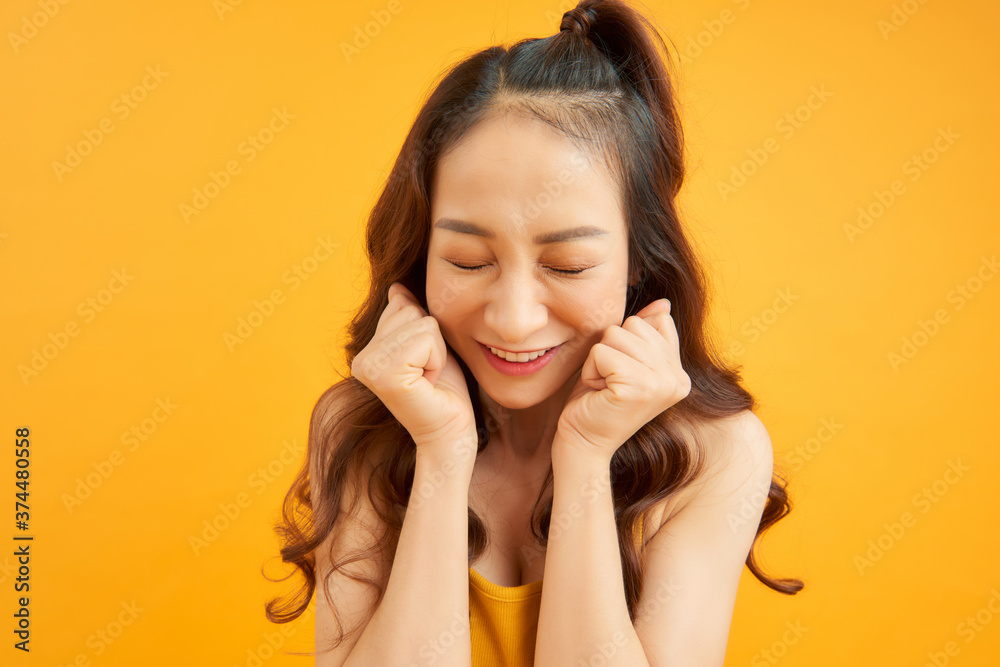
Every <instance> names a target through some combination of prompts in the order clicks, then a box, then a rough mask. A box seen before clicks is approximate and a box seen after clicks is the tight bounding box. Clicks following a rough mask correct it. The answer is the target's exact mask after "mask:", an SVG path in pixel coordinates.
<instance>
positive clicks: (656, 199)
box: [266, 0, 803, 643]
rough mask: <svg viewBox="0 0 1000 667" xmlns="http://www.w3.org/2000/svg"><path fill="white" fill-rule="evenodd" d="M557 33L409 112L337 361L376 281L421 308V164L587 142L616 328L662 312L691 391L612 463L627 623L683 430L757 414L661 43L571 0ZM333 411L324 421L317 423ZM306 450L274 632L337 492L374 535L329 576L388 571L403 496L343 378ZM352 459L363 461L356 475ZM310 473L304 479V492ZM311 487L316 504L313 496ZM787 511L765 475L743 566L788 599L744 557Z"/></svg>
mask: <svg viewBox="0 0 1000 667" xmlns="http://www.w3.org/2000/svg"><path fill="white" fill-rule="evenodd" d="M560 28H561V29H560V31H559V32H558V33H556V34H555V35H552V36H550V37H547V38H544V39H524V40H521V41H519V42H517V43H516V44H514V45H513V46H511V47H509V48H507V47H503V46H493V47H491V48H487V49H484V50H482V51H479V52H477V53H474V54H472V55H471V56H469V57H467V58H465V59H464V60H462V61H461V62H459V63H458V64H457V65H455V66H454V67H453V68H451V69H450V71H448V72H447V73H446V75H445V76H444V77H443V79H442V80H441V81H440V82H439V83H438V85H437V86H436V87H435V89H434V90H433V92H432V93H431V94H430V96H429V98H428V99H427V101H426V102H425V103H424V105H423V107H422V108H421V109H420V111H419V113H418V114H417V117H416V120H415V121H414V123H413V126H412V127H411V128H410V131H409V133H408V135H407V136H406V139H405V141H404V143H403V147H402V149H401V150H400V152H399V155H398V157H397V158H396V161H395V164H394V165H393V168H392V171H391V173H390V175H389V177H388V179H387V182H386V184H385V186H384V188H383V189H382V192H381V195H380V197H379V199H378V201H377V203H376V204H375V206H374V208H373V210H372V211H371V214H370V217H369V219H368V227H367V236H366V241H367V254H368V260H369V264H370V266H371V279H370V287H369V292H368V296H367V299H366V300H365V302H364V303H363V304H362V306H361V307H360V310H359V311H358V312H357V314H356V315H355V317H354V319H353V320H352V322H351V323H350V325H349V336H348V340H347V343H346V345H345V352H346V357H347V364H348V365H349V366H350V364H351V363H352V362H353V360H354V357H355V356H356V355H357V354H358V353H359V352H360V351H361V350H362V349H364V348H365V346H367V345H368V343H369V342H370V341H371V339H372V337H373V335H374V334H375V330H376V326H377V324H378V321H379V317H380V315H381V313H382V311H383V310H384V309H385V307H386V305H387V303H388V299H387V290H388V287H389V285H390V284H391V283H393V282H396V281H398V282H400V283H402V284H403V285H405V286H406V287H407V288H408V289H409V290H410V291H411V292H412V293H413V294H414V295H415V296H416V297H417V299H418V300H419V301H420V303H421V305H422V306H423V308H424V309H425V310H427V299H426V295H425V280H426V258H427V252H428V242H429V238H430V208H431V207H430V192H431V185H432V179H433V177H434V171H435V166H436V164H437V163H438V161H439V159H440V157H441V155H442V154H443V153H444V152H445V151H447V150H448V149H449V148H450V147H452V146H454V145H455V144H456V142H457V141H458V140H460V139H461V138H462V137H463V136H464V135H465V134H466V133H467V132H469V130H471V129H472V128H473V127H475V126H476V125H477V123H479V122H481V121H482V120H484V119H485V118H487V117H489V115H490V114H493V113H496V112H498V110H500V111H502V110H513V111H517V112H520V113H528V114H531V115H532V116H533V117H536V118H539V119H541V120H543V121H545V122H547V123H549V124H551V125H552V126H554V127H556V128H558V129H559V130H560V131H561V132H563V133H564V134H565V135H566V136H569V137H573V138H575V139H581V140H587V141H592V142H594V143H596V144H597V145H598V146H599V147H600V149H601V151H602V153H603V156H604V157H605V159H606V160H607V164H608V165H609V166H610V167H611V169H612V172H613V173H614V174H615V177H616V179H617V180H618V182H619V185H620V188H621V192H622V195H623V204H624V209H625V212H626V224H627V228H628V232H629V266H630V270H631V271H635V272H636V274H637V275H638V276H639V281H638V282H637V283H636V284H635V285H634V286H632V287H629V290H628V300H627V304H626V311H625V317H626V318H627V317H629V316H631V315H633V314H635V313H636V312H637V311H638V310H640V309H641V308H642V306H644V305H645V304H648V303H650V302H651V301H654V300H656V299H659V298H663V297H666V298H667V299H669V300H670V303H671V315H672V316H673V318H674V321H675V322H676V324H677V330H678V333H679V337H680V355H681V363H682V365H683V367H684V369H685V371H686V372H687V374H688V376H689V377H690V378H691V392H690V394H689V395H688V396H687V397H686V398H685V399H684V400H682V401H680V402H679V403H677V404H676V405H675V406H673V407H671V408H670V409H668V410H666V411H664V412H663V413H661V414H660V415H658V416H657V417H656V418H654V419H652V420H651V421H650V422H648V423H647V424H645V425H644V426H643V427H642V428H641V429H639V431H637V432H636V433H635V434H634V435H633V436H632V437H631V438H629V440H628V441H627V442H625V443H624V444H623V445H622V446H621V447H620V448H619V449H618V450H617V451H616V452H615V454H614V457H613V458H612V461H611V482H612V489H613V495H614V506H615V517H616V523H617V527H618V534H619V546H620V549H621V560H622V568H623V578H624V582H625V597H626V601H627V603H628V609H629V614H630V616H631V617H632V618H633V619H634V618H635V612H636V609H637V605H638V600H639V593H640V589H641V584H642V576H643V573H642V567H641V561H640V559H639V553H638V550H637V547H636V545H635V542H634V540H633V539H632V538H631V536H632V535H633V530H634V529H635V527H636V523H637V522H638V521H641V520H642V518H643V517H644V515H645V514H646V513H647V512H648V511H649V510H650V509H651V508H652V507H653V506H654V505H656V504H657V503H658V502H659V501H661V500H663V499H665V498H667V497H668V496H671V495H674V494H676V493H678V492H679V491H681V490H682V489H683V488H685V487H686V486H688V485H689V484H690V483H691V482H692V481H694V479H696V478H697V476H698V475H699V474H700V473H701V472H702V468H703V464H704V450H703V446H702V445H701V444H700V443H699V442H697V438H696V437H695V438H692V440H694V441H693V442H689V438H688V437H686V436H685V433H688V432H690V433H694V431H693V430H692V431H688V430H686V429H684V428H683V427H684V426H685V425H691V424H697V423H701V422H703V421H710V420H713V419H717V418H721V417H726V416H730V415H735V414H737V413H740V412H742V411H744V410H748V409H749V410H753V409H754V408H755V407H756V401H755V399H754V398H753V396H751V394H750V393H749V392H748V391H747V390H746V389H744V388H743V387H742V386H741V385H740V382H741V376H740V373H739V369H740V366H730V365H727V364H726V362H725V361H724V360H722V359H721V358H720V356H719V355H718V352H717V351H716V349H715V347H714V343H713V342H712V341H711V340H710V339H709V338H708V337H707V336H706V332H705V328H706V319H705V318H706V311H707V306H708V294H707V280H706V277H705V274H704V269H703V268H702V266H701V264H700V262H699V259H698V258H697V257H696V255H695V253H694V250H693V248H692V246H691V244H690V243H689V241H688V239H687V237H686V236H685V233H684V231H683V229H682V226H681V223H680V220H679V218H678V213H677V210H676V208H675V201H674V199H675V197H676V195H677V193H678V191H679V189H680V187H681V183H682V182H683V179H684V162H683V150H684V148H683V135H682V131H681V125H680V120H679V117H678V112H677V108H676V105H675V98H674V93H673V90H672V84H671V78H670V77H669V76H668V71H667V65H666V64H665V63H669V62H670V58H669V52H668V51H667V48H666V45H665V44H664V41H663V38H662V37H661V36H660V34H659V33H658V32H657V30H656V28H655V27H654V26H653V24H652V23H650V22H649V21H648V20H647V19H646V18H645V17H643V16H642V15H641V14H639V13H638V12H637V11H635V10H634V9H632V8H630V7H629V6H628V5H626V4H625V3H624V2H621V1H620V0H582V2H580V3H579V4H578V5H577V6H576V7H575V8H574V9H573V10H571V11H569V12H567V13H566V14H565V15H564V17H563V21H562V25H561V26H560ZM661 54H662V55H661ZM449 354H454V352H453V351H450V352H449ZM459 363H460V365H461V367H462V369H463V372H464V373H465V376H466V381H467V384H468V386H469V391H470V395H471V396H473V397H475V396H478V383H477V382H476V380H475V377H474V376H473V375H472V374H471V372H470V371H469V369H468V366H466V365H465V363H464V362H462V361H461V359H459ZM334 405H336V406H338V408H337V410H338V417H337V418H333V416H332V408H331V406H334ZM473 407H474V409H475V414H476V423H477V426H478V431H479V452H482V451H483V449H484V448H485V447H487V446H488V443H489V436H490V432H491V431H495V427H492V426H491V425H490V424H488V423H487V422H488V420H489V417H488V416H486V415H484V414H483V409H482V406H481V405H480V404H479V402H478V401H476V400H473ZM308 449H309V451H308V460H307V463H306V465H305V466H304V467H303V468H302V470H301V471H300V472H299V474H298V476H297V477H296V479H295V481H294V483H293V485H292V487H291V489H290V490H289V492H288V494H287V496H286V498H285V503H284V507H283V521H282V522H281V523H279V524H278V526H276V531H277V532H278V534H279V535H280V536H281V537H282V538H283V541H284V546H283V547H282V549H281V556H282V559H283V560H284V561H285V562H287V563H293V564H294V565H295V567H296V568H297V570H298V571H301V572H302V574H303V576H304V577H305V584H304V586H303V587H302V588H300V589H299V591H298V594H297V595H296V596H295V598H294V599H291V600H287V601H280V602H281V604H279V600H271V601H270V602H269V603H268V604H267V606H266V613H267V617H268V619H270V620H271V621H273V622H279V623H284V622H288V621H291V620H294V619H295V618H297V617H298V616H299V615H300V614H302V612H303V611H304V610H305V609H306V607H307V606H308V604H309V602H310V600H311V599H312V595H313V593H314V591H315V588H316V583H317V582H316V577H315V572H314V566H315V555H314V552H315V550H316V549H317V548H318V547H319V545H321V544H322V543H323V541H324V540H325V538H326V537H327V536H328V535H330V533H331V531H333V530H334V528H335V527H337V526H338V522H342V521H345V520H346V516H344V515H342V514H341V512H340V509H339V508H340V505H341V500H342V495H343V493H344V490H345V482H346V481H347V480H348V479H364V480H366V481H367V485H366V487H367V489H366V491H367V494H368V497H369V499H370V501H371V503H372V505H373V507H374V508H375V511H376V512H377V513H378V515H379V517H380V518H381V520H382V521H383V522H384V524H385V526H386V528H387V530H386V533H385V535H384V536H383V537H382V539H381V540H379V541H378V542H377V543H376V544H375V545H374V546H373V547H372V548H371V549H369V550H367V551H365V552H364V553H361V554H349V555H347V556H346V557H344V558H343V559H342V560H341V561H339V562H338V561H336V560H333V558H332V557H333V554H331V561H332V563H333V568H334V569H339V568H342V567H343V566H344V565H347V564H349V563H351V562H354V561H356V560H359V559H361V558H364V557H366V556H370V555H372V554H373V553H378V554H379V555H380V556H382V557H384V558H386V561H383V562H389V563H391V562H392V555H393V554H394V553H395V549H396V544H397V542H398V538H399V533H400V529H401V528H402V516H403V510H404V509H405V507H406V503H407V499H408V498H409V495H410V490H411V486H412V483H413V476H414V460H415V459H414V444H413V440H412V438H411V437H410V435H409V433H407V431H406V430H405V429H404V428H403V427H402V426H401V425H400V424H399V422H398V421H397V420H396V419H395V417H394V416H393V415H392V413H391V412H389V411H388V410H387V409H386V408H385V406H384V405H383V404H382V402H381V401H380V400H379V399H378V397H377V396H375V395H374V394H373V393H372V392H371V391H370V390H369V389H368V388H367V387H365V386H364V385H362V384H361V383H360V382H358V381H357V380H356V379H355V378H353V377H343V376H342V379H341V380H340V381H338V382H337V383H336V384H334V385H333V386H332V387H330V388H329V389H327V390H326V391H325V392H324V393H323V395H322V396H321V397H320V398H319V400H318V402H317V405H316V407H315V408H314V410H313V415H312V421H311V426H310V431H309V448H308ZM364 461H372V464H371V465H370V466H364V463H363V462H364ZM310 466H311V469H312V470H315V471H318V473H317V474H318V476H319V479H313V480H310V479H309V470H310ZM363 466H364V467H363ZM369 467H370V470H369ZM551 482H552V471H551V469H550V471H549V475H548V477H547V479H546V482H545V484H544V485H543V490H542V493H540V494H539V496H538V498H537V499H536V503H535V506H534V511H533V514H532V534H533V536H534V538H535V540H536V542H537V544H539V545H545V544H546V542H547V535H548V527H549V520H550V518H551V511H552V501H551V498H549V499H548V501H547V502H544V503H543V498H544V497H545V493H544V492H545V490H546V489H547V488H548V487H549V486H550V484H551ZM310 484H312V487H313V488H315V489H318V496H316V497H313V494H312V493H311V492H310ZM359 492H360V487H359ZM790 509H791V504H790V502H789V500H788V496H787V494H786V491H785V482H784V480H783V479H782V478H781V477H780V476H779V475H777V474H776V475H775V476H774V477H773V478H772V481H771V485H770V490H769V494H768V500H767V504H766V507H765V508H764V512H763V515H762V517H761V519H760V524H759V527H758V528H757V535H756V537H755V539H754V543H753V545H752V546H751V550H750V553H749V555H748V556H747V560H746V564H747V566H748V567H749V568H750V571H751V572H752V573H753V574H754V576H756V577H757V578H758V579H759V580H760V581H761V582H763V583H764V584H766V585H767V586H769V587H771V588H772V589H774V590H776V591H779V592H782V593H787V594H794V593H796V592H798V591H799V590H801V589H802V587H803V583H802V581H801V580H798V579H773V578H771V577H769V576H767V575H766V574H764V573H763V571H762V570H761V568H760V567H759V566H758V564H757V562H756V561H755V558H754V553H753V547H754V546H756V543H757V538H759V536H760V534H761V533H762V532H763V531H764V530H766V529H767V528H768V527H770V526H771V525H773V524H774V523H775V522H776V521H778V520H779V519H781V518H782V517H784V516H785V515H786V514H787V513H788V512H789V511H790ZM487 540H488V535H487V533H486V530H485V527H484V525H483V523H482V521H481V520H480V518H479V517H478V516H477V515H476V514H475V512H473V511H472V509H471V508H470V509H469V562H470V563H471V562H473V561H475V560H476V559H477V558H478V557H479V556H480V555H481V554H482V553H483V552H484V551H485V549H486V546H487ZM381 575H382V576H381V577H380V578H379V579H378V580H377V581H373V580H370V579H359V578H358V577H354V576H352V578H354V579H358V580H364V581H366V582H368V583H369V584H371V585H374V586H375V587H376V590H377V600H376V603H375V604H376V605H377V604H378V602H380V601H381V599H382V596H383V594H384V592H385V588H386V585H387V582H388V577H389V572H388V571H385V572H382V573H381ZM288 576H291V574H289V575H288ZM348 576H351V575H348ZM285 578H287V577H285ZM325 588H326V586H325V585H324V590H325ZM338 618H339V615H338ZM342 638H343V634H341V638H340V639H342ZM340 639H338V643H339V641H340Z"/></svg>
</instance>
